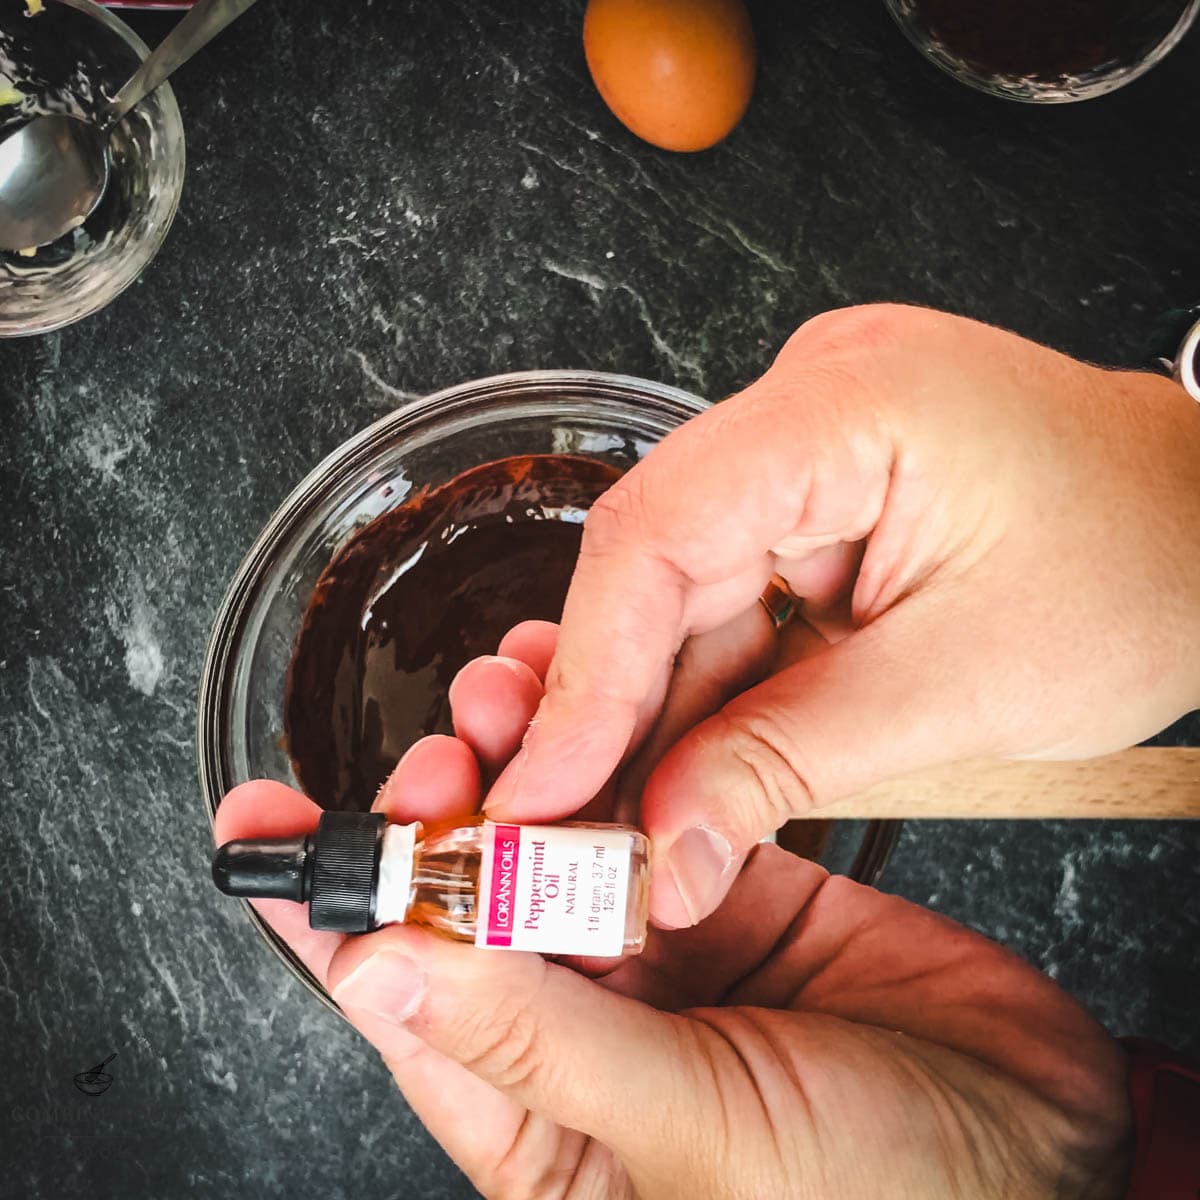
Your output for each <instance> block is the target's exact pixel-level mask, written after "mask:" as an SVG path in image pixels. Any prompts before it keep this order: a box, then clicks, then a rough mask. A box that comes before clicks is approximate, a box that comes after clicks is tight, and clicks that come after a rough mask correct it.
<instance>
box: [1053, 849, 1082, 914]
mask: <svg viewBox="0 0 1200 1200" xmlns="http://www.w3.org/2000/svg"><path fill="white" fill-rule="evenodd" d="M1075 874H1076V872H1075V863H1074V861H1073V859H1072V857H1071V856H1070V855H1067V856H1066V857H1065V858H1064V859H1063V876H1062V883H1060V884H1059V885H1058V895H1057V896H1056V897H1055V900H1054V912H1055V915H1056V916H1057V917H1058V919H1059V920H1060V921H1062V922H1063V923H1064V924H1067V925H1074V924H1078V922H1079V886H1078V884H1077V883H1076V882H1075Z"/></svg>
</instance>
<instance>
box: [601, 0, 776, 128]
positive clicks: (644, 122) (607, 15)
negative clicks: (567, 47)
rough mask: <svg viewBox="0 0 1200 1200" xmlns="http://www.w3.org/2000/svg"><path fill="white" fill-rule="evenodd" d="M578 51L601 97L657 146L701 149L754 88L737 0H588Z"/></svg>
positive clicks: (738, 115)
mask: <svg viewBox="0 0 1200 1200" xmlns="http://www.w3.org/2000/svg"><path fill="white" fill-rule="evenodd" d="M583 52H584V54H585V55H586V56H587V64H588V70H589V71H591V73H592V80H593V81H594V82H595V84H596V87H597V89H598V90H599V92H600V95H601V96H603V97H604V102H605V104H607V105H608V107H609V108H611V109H612V111H613V113H614V114H615V115H616V117H617V119H618V120H619V121H621V122H622V123H623V124H624V125H626V126H627V127H628V128H629V129H631V130H632V131H633V132H634V133H636V134H637V135H638V137H640V138H644V139H645V140H646V141H647V142H650V143H651V144H652V145H655V146H661V147H662V148H663V149H664V150H706V149H708V147H709V146H712V145H715V144H716V143H717V142H719V141H720V140H721V139H722V138H723V137H725V136H726V134H728V133H729V132H730V130H732V129H733V127H734V126H735V125H736V124H737V123H738V122H739V121H740V120H741V119H742V114H743V113H744V112H745V111H746V106H747V105H748V104H749V103H750V93H751V92H752V91H753V90H754V31H753V30H752V29H751V27H750V16H749V14H748V13H747V12H746V6H745V4H743V3H742V0H588V6H587V12H586V14H585V15H584V18H583Z"/></svg>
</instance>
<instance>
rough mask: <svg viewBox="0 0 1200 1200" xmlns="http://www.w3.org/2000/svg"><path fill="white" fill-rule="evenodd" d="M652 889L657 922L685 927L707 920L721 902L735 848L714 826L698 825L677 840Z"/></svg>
mask: <svg viewBox="0 0 1200 1200" xmlns="http://www.w3.org/2000/svg"><path fill="white" fill-rule="evenodd" d="M663 865H664V866H665V867H666V871H665V872H661V871H660V872H659V876H660V878H658V879H656V880H655V883H654V885H652V888H651V897H650V900H651V911H652V912H653V914H654V919H655V921H656V922H657V923H658V924H659V925H662V926H663V927H665V928H668V929H683V928H685V927H687V926H689V925H695V924H697V923H698V922H700V921H702V920H704V918H705V917H707V916H708V914H709V913H711V912H712V911H713V909H714V908H716V907H717V905H718V904H720V902H721V899H722V897H723V896H724V895H725V891H726V888H727V886H728V882H729V877H730V875H732V873H733V871H734V868H735V866H736V861H735V859H734V854H733V847H732V846H730V844H729V842H728V841H726V839H725V838H724V837H722V836H721V835H720V834H719V833H717V831H716V830H715V829H709V828H708V826H706V825H696V826H694V827H693V828H691V829H685V830H684V831H683V833H681V834H680V835H679V837H677V838H676V839H675V842H674V844H673V845H672V846H671V848H670V850H668V851H667V857H666V860H665V862H664V864H663Z"/></svg>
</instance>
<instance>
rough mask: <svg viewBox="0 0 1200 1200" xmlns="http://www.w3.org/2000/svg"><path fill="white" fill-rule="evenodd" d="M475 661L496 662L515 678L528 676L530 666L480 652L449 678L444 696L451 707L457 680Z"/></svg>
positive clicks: (498, 655)
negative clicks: (448, 684)
mask: <svg viewBox="0 0 1200 1200" xmlns="http://www.w3.org/2000/svg"><path fill="white" fill-rule="evenodd" d="M476 663H496V664H497V665H499V666H501V667H503V668H504V669H505V670H506V671H507V672H508V673H509V674H510V675H512V676H513V677H514V678H515V679H520V680H525V679H527V678H528V677H529V675H528V673H529V670H530V668H528V667H527V666H526V665H525V664H524V663H523V662H520V661H519V660H517V659H515V658H505V657H504V656H503V655H501V654H481V655H480V656H479V657H478V658H473V659H471V661H470V662H469V663H467V664H466V666H464V667H460V668H459V670H458V671H457V673H456V674H455V676H454V678H453V679H452V680H450V686H449V688H447V690H446V698H447V699H448V700H449V701H450V707H451V708H453V707H454V693H455V691H456V690H457V689H458V681H459V680H460V679H461V678H462V675H463V672H464V671H466V670H467V669H468V668H470V667H473V666H474V665H475V664H476Z"/></svg>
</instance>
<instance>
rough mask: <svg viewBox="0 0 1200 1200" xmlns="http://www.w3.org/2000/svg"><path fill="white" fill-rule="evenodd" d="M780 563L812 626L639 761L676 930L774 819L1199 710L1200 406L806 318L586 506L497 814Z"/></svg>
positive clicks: (561, 780)
mask: <svg viewBox="0 0 1200 1200" xmlns="http://www.w3.org/2000/svg"><path fill="white" fill-rule="evenodd" d="M773 571H778V572H780V573H781V574H782V575H783V576H784V577H785V578H786V579H787V581H788V583H789V584H790V586H791V588H792V590H793V591H794V592H795V593H796V594H797V595H798V596H800V597H802V598H804V599H805V602H806V603H805V607H804V615H805V617H806V619H807V620H808V621H809V622H810V624H811V626H813V627H815V628H816V629H817V630H819V631H820V632H821V633H822V634H823V635H824V636H825V637H826V638H827V639H828V640H829V642H830V643H831V644H829V645H825V644H824V643H821V642H816V644H815V645H814V644H813V643H814V641H815V639H814V638H813V637H812V636H811V629H810V630H808V631H807V632H808V633H809V635H810V636H809V641H808V643H807V644H805V645H804V646H802V647H801V648H800V650H799V651H798V652H797V651H795V650H793V652H792V653H790V655H786V656H785V658H784V662H785V663H787V664H788V665H785V666H784V667H783V669H781V670H779V671H778V672H777V673H776V674H774V675H773V676H771V677H770V678H768V679H767V680H765V681H764V682H761V683H758V684H757V685H756V686H753V687H750V688H749V690H745V691H741V692H740V694H737V695H735V696H733V698H730V696H729V695H728V694H727V693H728V692H729V691H738V689H739V688H743V687H745V686H746V683H745V681H743V682H741V683H740V684H737V685H736V686H735V687H733V688H732V689H731V688H729V687H724V691H723V690H722V684H723V680H721V679H718V680H717V681H716V685H715V686H712V687H710V688H709V689H708V690H709V692H710V693H711V694H712V696H713V703H711V704H709V705H708V706H707V709H706V710H701V711H699V712H696V713H693V714H692V716H693V718H696V719H699V718H704V717H709V719H707V720H703V719H701V720H700V723H699V724H698V725H696V727H695V728H694V729H691V730H690V731H689V732H686V733H684V734H683V736H682V737H681V738H680V739H679V740H678V742H677V744H675V745H674V747H673V749H671V750H670V751H669V753H667V755H666V757H665V758H664V759H663V760H662V761H661V763H660V764H659V765H658V766H657V768H656V769H655V770H654V772H653V773H652V774H651V775H650V778H649V780H648V782H647V783H646V786H645V790H644V792H643V795H642V814H641V820H642V824H643V825H644V827H645V828H646V829H647V832H649V833H650V834H651V836H652V837H653V839H654V842H655V852H656V861H657V863H658V866H657V867H656V871H655V881H654V887H653V912H654V915H655V918H656V919H657V920H658V921H659V922H660V923H662V924H665V925H668V926H682V925H688V924H692V923H694V922H695V921H696V920H698V919H699V918H701V917H703V916H704V915H705V914H706V913H708V912H710V911H712V909H713V908H714V907H715V905H716V904H717V903H718V901H719V900H720V898H721V896H722V895H723V894H724V892H725V890H726V889H727V887H728V886H729V882H730V880H731V879H732V878H733V877H734V875H735V874H736V867H737V865H738V864H739V863H740V862H741V860H742V858H743V857H744V856H745V854H746V853H747V852H748V851H749V850H750V848H751V847H752V846H753V845H754V844H755V843H756V842H757V841H758V840H759V838H761V837H762V836H763V835H764V834H765V833H767V832H768V831H769V830H771V829H774V828H776V827H777V826H779V825H780V824H781V823H782V822H783V821H785V820H786V819H787V818H788V817H789V816H792V815H796V814H800V813H804V812H807V811H811V810H812V809H813V807H814V806H818V807H819V806H820V805H822V804H824V803H826V802H828V801H830V800H833V799H836V798H838V797H841V796H844V795H848V794H852V793H854V792H856V791H859V790H861V789H863V788H865V787H868V786H870V785H871V784H873V783H876V782H878V781H880V780H881V779H884V778H887V777H891V776H894V775H898V774H903V773H906V772H909V771H912V770H917V769H919V768H922V767H925V766H932V765H934V764H936V763H941V762H950V761H955V760H958V759H962V758H968V757H973V756H977V755H994V756H1007V757H1047V758H1051V757H1062V758H1066V757H1084V756H1089V755H1093V754H1099V753H1103V752H1107V751H1110V750H1115V749H1119V748H1122V747H1124V746H1127V745H1130V744H1131V743H1133V742H1136V741H1138V740H1140V739H1142V738H1144V737H1146V736H1148V735H1150V734H1152V733H1154V732H1156V731H1157V730H1159V729H1160V728H1162V727H1163V726H1164V725H1166V724H1167V723H1168V722H1170V721H1171V720H1172V719H1173V718H1175V717H1176V716H1178V715H1180V714H1182V713H1183V712H1186V711H1187V710H1188V709H1190V708H1192V707H1195V706H1196V705H1197V703H1198V701H1200V667H1198V665H1197V657H1198V655H1197V650H1198V648H1200V602H1198V598H1200V409H1198V408H1197V406H1196V405H1195V404H1194V403H1193V402H1192V401H1191V400H1190V399H1189V398H1188V397H1187V395H1186V394H1185V393H1184V391H1183V390H1182V389H1181V388H1180V387H1178V386H1177V385H1176V384H1174V383H1171V382H1170V381H1168V380H1166V379H1162V378H1158V377H1156V376H1151V375H1146V374H1138V373H1133V372H1116V371H1106V370H1101V369H1098V368H1095V367H1091V366H1087V365H1085V364H1083V363H1080V362H1076V361H1074V360H1072V359H1070V358H1067V357H1064V356H1063V355H1061V354H1057V353H1055V352H1053V351H1051V350H1048V349H1045V348H1044V347H1041V346H1037V345H1034V344H1033V343H1031V342H1028V341H1025V340H1023V339H1021V338H1018V337H1016V336H1014V335H1012V334H1008V333H1004V332H1002V331H1000V330H997V329H993V328H990V327H987V326H984V325H980V324H977V323H975V322H972V321H967V320H963V319H961V318H956V317H952V316H948V315H945V314H940V313H934V312H928V311H924V310H919V309H906V308H896V307H885V306H879V307H872V308H863V309H854V310H847V311H843V312H837V313H829V314H826V315H825V316H822V317H819V318H817V319H816V320H813V321H810V322H809V323H808V324H806V325H805V326H803V327H802V328H801V329H800V330H799V331H798V332H797V333H796V334H795V335H794V336H793V338H792V339H791V340H790V341H789V342H788V344H787V346H786V347H785V348H784V350H783V352H782V353H781V354H780V355H779V358H778V359H777V360H776V362H775V364H774V365H773V366H772V367H771V369H770V370H769V371H768V372H767V374H766V375H765V376H763V378H762V379H760V380H759V381H757V382H756V383H754V384H753V385H751V386H750V387H749V388H747V389H746V391H744V392H743V393H741V394H740V395H738V396H735V397H733V398H732V399H730V400H727V401H726V402H724V403H723V404H720V405H718V406H716V407H715V408H713V409H711V410H710V411H708V412H706V413H704V414H703V415H701V416H699V417H697V418H695V419H693V420H692V421H689V422H688V423H687V424H686V425H684V426H683V427H682V428H681V429H679V430H677V431H675V432H674V433H672V434H671V435H670V436H669V437H668V438H667V439H666V440H665V441H664V442H663V443H662V444H661V445H660V446H658V447H657V448H656V449H655V450H654V451H653V452H652V453H651V454H650V455H649V456H648V457H647V458H646V459H645V460H644V461H643V462H642V463H640V464H639V465H638V466H636V467H635V468H634V469H633V470H631V471H630V472H629V473H628V474H627V475H626V476H625V477H624V478H623V479H622V480H621V481H620V482H619V483H618V484H617V485H616V486H615V487H614V488H612V489H611V491H609V492H608V493H607V494H606V495H605V496H604V497H602V499H601V500H600V502H599V503H598V504H597V505H596V506H595V507H594V508H593V509H592V511H591V513H590V514H589V517H588V520H587V524H586V526H585V531H584V538H583V548H582V554H581V557H580V560H579V565H578V568H577V570H576V573H575V577H574V580H573V582H572V585H571V590H570V594H569V596H568V598H567V603H566V609H565V612H564V616H563V622H562V629H561V634H560V637H559V641H558V647H557V651H556V654H555V657H554V662H553V665H552V668H551V670H550V672H549V676H548V678H547V687H546V696H545V699H544V701H543V702H542V705H541V707H540V709H539V710H538V714H537V717H536V718H535V720H534V722H533V725H532V727H531V730H530V734H529V736H528V737H527V738H526V740H525V745H524V748H523V750H522V752H521V754H520V755H519V756H518V758H517V759H516V760H515V761H514V763H513V764H512V765H511V766H510V767H509V769H507V770H506V771H505V772H504V774H503V775H502V776H501V778H500V779H499V781H498V782H497V784H496V786H495V788H494V789H493V791H492V793H491V795H490V796H489V799H488V812H489V815H491V816H494V817H496V818H498V819H510V820H521V821H535V820H548V819H558V818H561V817H565V816H567V815H568V814H570V813H572V812H574V811H576V810H577V809H578V808H579V807H580V806H581V805H582V804H583V803H585V802H586V801H587V800H588V799H589V798H590V797H591V796H592V795H593V794H595V793H596V792H598V791H599V790H600V788H601V787H602V786H603V785H604V783H605V781H606V780H607V779H608V778H609V777H610V776H611V775H612V773H613V772H614V770H615V769H616V768H617V766H618V764H619V763H621V762H622V761H623V760H625V759H627V758H628V756H629V755H630V754H631V753H632V752H633V751H634V749H635V748H636V747H637V745H638V744H639V742H640V741H641V740H642V739H643V738H644V737H645V735H646V733H647V732H648V731H649V730H650V729H651V728H652V727H653V725H654V723H655V722H656V721H657V720H658V719H659V716H660V714H661V712H662V709H663V704H664V700H665V699H667V698H668V694H669V692H670V690H671V687H672V678H673V671H674V669H675V663H676V660H677V655H678V654H679V652H680V650H681V647H682V648H684V649H685V654H684V658H685V659H686V658H687V654H686V650H687V647H688V646H691V645H692V644H693V642H694V641H695V639H696V635H703V636H704V637H705V638H706V639H708V640H709V641H710V642H711V641H713V640H714V639H715V640H717V641H719V640H720V639H721V637H722V636H723V631H725V630H727V629H728V628H729V627H730V626H729V623H730V622H741V623H742V624H743V625H745V624H746V623H747V622H749V621H750V620H751V617H750V616H749V615H748V614H751V613H753V612H754V611H755V600H756V597H757V596H758V595H759V593H760V591H761V590H762V588H763V586H764V584H765V583H766V581H767V579H768V577H769V576H770V575H771V573H772V572H773ZM758 619H759V620H760V621H761V620H762V617H761V614H759V616H758ZM789 660H791V661H789ZM797 660H798V661H797ZM735 666H736V664H735ZM734 674H735V675H736V671H735V672H734ZM726 701H728V702H726ZM722 705H723V707H722ZM718 709H719V711H717V710H718ZM710 713H715V715H712V716H709V714H710ZM675 725H676V727H678V725H679V722H678V721H676V722H675ZM676 731H677V732H681V731H679V730H678V728H677V730H676ZM659 740H660V741H661V738H660V739H659ZM658 748H660V749H661V748H662V747H661V746H660V747H658Z"/></svg>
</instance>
